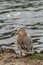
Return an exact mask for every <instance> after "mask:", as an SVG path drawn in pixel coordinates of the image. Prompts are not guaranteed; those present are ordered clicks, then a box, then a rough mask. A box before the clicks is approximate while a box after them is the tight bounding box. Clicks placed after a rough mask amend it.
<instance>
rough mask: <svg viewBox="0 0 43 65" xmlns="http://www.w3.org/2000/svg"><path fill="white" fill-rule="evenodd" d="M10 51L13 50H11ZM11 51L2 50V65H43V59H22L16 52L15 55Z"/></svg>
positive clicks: (0, 52) (0, 50) (0, 64)
mask: <svg viewBox="0 0 43 65" xmlns="http://www.w3.org/2000/svg"><path fill="white" fill-rule="evenodd" d="M10 51H12V50H11V49H10ZM10 51H9V50H8V49H7V50H6V49H4V50H2V49H0V65H43V59H30V58H29V57H22V58H21V57H19V55H18V54H15V52H14V51H13V52H14V53H12V52H10Z"/></svg>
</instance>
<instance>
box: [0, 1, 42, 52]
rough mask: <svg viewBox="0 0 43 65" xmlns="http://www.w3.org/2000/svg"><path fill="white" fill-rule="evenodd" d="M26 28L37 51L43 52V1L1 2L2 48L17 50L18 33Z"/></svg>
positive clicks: (0, 38)
mask: <svg viewBox="0 0 43 65" xmlns="http://www.w3.org/2000/svg"><path fill="white" fill-rule="evenodd" d="M21 27H24V28H26V29H27V32H28V35H30V36H31V37H32V39H33V43H34V44H33V47H34V49H35V50H36V51H38V52H40V51H41V50H43V0H0V47H6V48H8V47H9V48H15V49H16V47H15V46H16V45H15V40H16V36H15V33H16V31H17V30H18V29H19V28H21Z"/></svg>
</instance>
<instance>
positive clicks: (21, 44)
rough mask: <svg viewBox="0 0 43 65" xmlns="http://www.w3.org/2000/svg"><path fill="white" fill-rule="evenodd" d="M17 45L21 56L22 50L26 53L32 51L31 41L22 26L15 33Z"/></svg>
mask: <svg viewBox="0 0 43 65" xmlns="http://www.w3.org/2000/svg"><path fill="white" fill-rule="evenodd" d="M16 34H17V35H18V37H17V47H18V49H19V50H20V52H21V56H23V54H22V53H23V51H24V52H25V53H26V54H27V53H28V54H32V53H33V42H32V39H31V37H28V35H27V31H26V30H25V29H24V28H20V29H19V30H18V31H17V33H16Z"/></svg>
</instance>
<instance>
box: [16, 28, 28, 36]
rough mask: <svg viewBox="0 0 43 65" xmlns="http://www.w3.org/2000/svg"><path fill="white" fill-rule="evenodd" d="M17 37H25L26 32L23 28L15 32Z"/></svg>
mask: <svg viewBox="0 0 43 65" xmlns="http://www.w3.org/2000/svg"><path fill="white" fill-rule="evenodd" d="M16 34H17V35H21V36H25V35H27V32H26V30H25V29H24V28H20V29H19V30H18V31H17V32H16Z"/></svg>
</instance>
